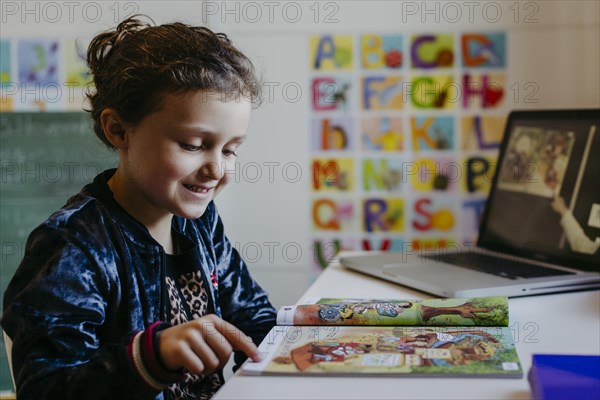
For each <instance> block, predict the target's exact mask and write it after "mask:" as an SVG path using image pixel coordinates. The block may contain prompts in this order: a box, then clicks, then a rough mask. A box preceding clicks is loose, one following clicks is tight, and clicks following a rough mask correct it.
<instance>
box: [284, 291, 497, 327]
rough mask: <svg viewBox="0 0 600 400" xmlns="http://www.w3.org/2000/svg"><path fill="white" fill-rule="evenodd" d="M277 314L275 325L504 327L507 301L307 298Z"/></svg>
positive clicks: (477, 298)
mask: <svg viewBox="0 0 600 400" xmlns="http://www.w3.org/2000/svg"><path fill="white" fill-rule="evenodd" d="M300 303H301V304H298V305H295V306H285V307H281V308H280V309H279V312H278V313H277V325H378V326H388V325H389V326H397V325H417V326H442V325H443V326H508V298H506V297H502V296H498V297H474V298H462V299H458V298H451V299H428V300H391V299H387V300H373V299H331V298H307V299H303V300H302V301H301V302H300Z"/></svg>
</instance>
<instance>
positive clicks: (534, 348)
mask: <svg viewBox="0 0 600 400" xmlns="http://www.w3.org/2000/svg"><path fill="white" fill-rule="evenodd" d="M305 296H311V297H335V298H341V297H352V298H356V297H362V298H395V299H402V298H406V299H409V298H411V299H419V298H420V299H423V298H431V296H430V295H428V294H425V293H423V292H417V291H414V290H411V289H409V288H406V287H403V286H399V285H396V284H393V283H389V282H385V281H382V280H378V279H375V278H371V277H367V276H365V275H362V274H359V273H357V272H353V271H349V270H347V269H345V268H344V267H342V266H340V265H339V264H338V263H332V264H331V265H330V266H328V267H327V268H326V270H325V271H324V272H323V273H322V274H321V275H320V276H319V278H318V279H317V280H316V281H315V282H314V283H313V285H312V286H311V287H310V288H309V289H308V291H307V292H306V293H305ZM299 300H300V299H299ZM509 318H510V322H509V324H510V327H511V328H512V329H513V336H514V339H515V342H516V346H517V352H518V354H519V358H520V359H521V363H522V366H523V370H524V372H525V376H524V377H523V378H522V379H483V378H443V379H440V378H437V379H436V378H404V377H401V378H397V377H396V378H385V377H375V378H370V377H322V376H319V377H289V376H287V377H278V376H267V377H264V376H252V377H249V376H242V375H241V374H240V373H239V371H238V373H237V374H236V375H234V376H233V377H232V378H231V379H230V380H229V381H228V382H227V383H226V384H225V386H223V388H221V390H220V391H219V392H218V393H217V394H216V395H215V397H214V398H215V399H252V400H257V399H273V400H281V399H344V400H347V399H477V400H479V399H528V398H530V392H529V383H528V381H527V378H526V375H527V372H528V371H529V368H530V366H531V356H532V354H534V353H555V354H600V291H597V290H596V291H584V292H574V293H561V294H551V295H540V296H530V297H521V298H512V299H510V300H509Z"/></svg>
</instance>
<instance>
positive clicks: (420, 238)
mask: <svg viewBox="0 0 600 400" xmlns="http://www.w3.org/2000/svg"><path fill="white" fill-rule="evenodd" d="M309 48H310V55H309V56H310V60H309V63H310V68H311V74H310V86H311V89H312V104H311V117H310V118H311V124H310V130H311V131H310V143H311V145H310V155H311V160H310V163H311V173H312V180H311V182H312V188H311V189H312V190H311V196H312V203H311V210H312V211H311V212H312V215H311V218H312V229H311V232H312V235H313V236H312V238H311V243H312V249H313V253H314V254H313V256H314V257H313V260H314V266H315V269H316V270H320V269H322V268H325V267H326V266H327V264H328V263H329V262H331V260H333V259H334V257H335V255H336V254H337V252H339V251H340V250H385V251H402V250H407V249H409V248H410V249H413V250H419V249H428V250H435V249H442V248H446V247H449V246H452V247H457V246H472V245H473V243H474V242H475V241H476V238H477V232H478V227H479V221H480V218H481V215H482V212H483V206H484V204H485V200H486V197H487V194H488V191H489V189H490V184H491V179H492V177H493V174H494V169H495V160H496V157H497V154H498V149H499V146H500V141H501V139H502V134H503V129H504V124H505V122H506V117H507V114H508V112H507V110H506V109H505V96H506V91H507V77H506V75H507V73H506V71H507V67H508V66H507V59H506V54H507V50H506V34H505V33H504V32H462V33H460V32H459V33H457V32H441V33H431V34H429V33H422V34H405V33H393V32H389V33H385V34H379V33H372V32H364V33H362V34H357V35H352V36H349V35H331V34H322V35H313V36H312V37H311V38H310V46H309Z"/></svg>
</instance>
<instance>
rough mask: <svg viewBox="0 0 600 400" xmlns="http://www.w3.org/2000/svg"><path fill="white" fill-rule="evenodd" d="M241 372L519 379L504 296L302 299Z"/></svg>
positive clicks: (281, 312) (279, 318)
mask: <svg viewBox="0 0 600 400" xmlns="http://www.w3.org/2000/svg"><path fill="white" fill-rule="evenodd" d="M259 351H260V352H261V354H262V356H263V360H262V361H261V362H251V361H247V362H246V363H245V364H244V365H243V366H242V373H243V374H245V375H260V374H268V375H298V374H327V375H373V376H374V375H381V376H386V375H394V376H430V377H452V376H456V377H486V378H521V377H522V376H523V370H522V367H521V363H520V362H519V358H518V355H517V352H516V350H515V344H514V341H513V338H512V333H511V331H510V329H509V328H508V299H507V298H506V297H478V298H468V299H431V300H370V299H327V298H310V299H304V300H302V301H301V302H300V304H297V305H295V306H286V307H282V308H281V309H280V310H279V312H278V315H277V326H276V327H274V328H273V329H272V330H271V331H270V332H269V334H268V335H267V337H266V338H265V339H264V340H263V342H262V343H261V344H260V346H259Z"/></svg>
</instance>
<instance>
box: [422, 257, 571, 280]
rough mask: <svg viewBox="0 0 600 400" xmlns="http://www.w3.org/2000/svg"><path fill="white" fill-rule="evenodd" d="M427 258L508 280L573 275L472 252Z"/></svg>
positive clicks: (523, 262)
mask: <svg viewBox="0 0 600 400" xmlns="http://www.w3.org/2000/svg"><path fill="white" fill-rule="evenodd" d="M429 258H433V259H434V260H435V261H438V262H446V263H448V264H453V265H457V266H459V267H463V268H468V269H472V270H475V271H480V272H485V273H487V274H492V275H498V276H501V277H503V278H508V279H518V278H541V277H545V276H558V275H574V273H573V272H568V271H562V270H559V269H554V268H547V267H543V266H540V265H536V264H532V263H528V262H525V261H518V260H512V259H509V260H507V259H503V258H500V257H494V256H491V255H487V254H480V253H473V252H469V253H447V254H439V255H435V256H430V257H429Z"/></svg>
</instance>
